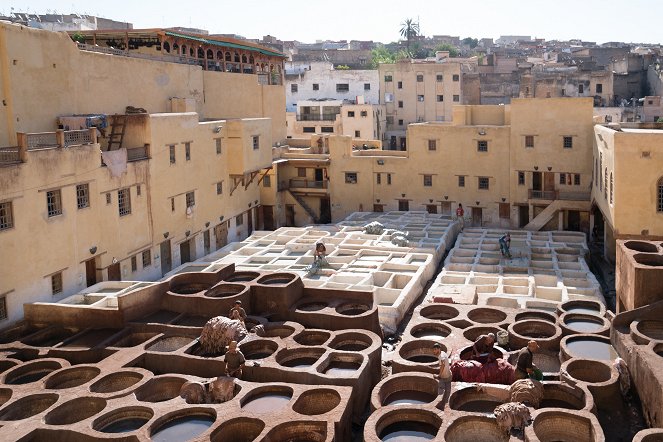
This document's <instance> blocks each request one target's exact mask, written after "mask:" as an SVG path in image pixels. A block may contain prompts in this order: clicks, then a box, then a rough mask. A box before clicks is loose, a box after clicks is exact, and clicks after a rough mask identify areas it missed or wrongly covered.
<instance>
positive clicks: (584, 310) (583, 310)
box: [566, 307, 601, 315]
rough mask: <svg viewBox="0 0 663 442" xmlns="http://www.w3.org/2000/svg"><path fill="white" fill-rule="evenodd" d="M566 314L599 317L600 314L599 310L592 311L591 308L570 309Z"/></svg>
mask: <svg viewBox="0 0 663 442" xmlns="http://www.w3.org/2000/svg"><path fill="white" fill-rule="evenodd" d="M566 311H567V312H568V313H579V314H585V315H600V314H601V312H600V311H599V310H594V309H592V308H586V307H571V308H569V309H567V310H566Z"/></svg>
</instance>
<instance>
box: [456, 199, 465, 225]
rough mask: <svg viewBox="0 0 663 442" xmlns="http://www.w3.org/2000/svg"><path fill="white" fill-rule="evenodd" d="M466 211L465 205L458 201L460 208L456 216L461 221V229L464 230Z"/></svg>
mask: <svg viewBox="0 0 663 442" xmlns="http://www.w3.org/2000/svg"><path fill="white" fill-rule="evenodd" d="M464 216H465V211H464V210H463V205H462V204H460V203H458V208H457V209H456V218H458V222H460V231H461V232H462V231H463V229H464V228H465V218H464Z"/></svg>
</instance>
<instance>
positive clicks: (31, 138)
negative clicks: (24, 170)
mask: <svg viewBox="0 0 663 442" xmlns="http://www.w3.org/2000/svg"><path fill="white" fill-rule="evenodd" d="M16 135H17V138H18V145H19V147H20V148H24V149H26V150H38V149H56V148H62V147H73V146H85V145H89V144H96V143H97V129H96V128H94V127H93V128H90V129H83V130H56V131H55V132H35V133H23V132H19V133H17V134H16Z"/></svg>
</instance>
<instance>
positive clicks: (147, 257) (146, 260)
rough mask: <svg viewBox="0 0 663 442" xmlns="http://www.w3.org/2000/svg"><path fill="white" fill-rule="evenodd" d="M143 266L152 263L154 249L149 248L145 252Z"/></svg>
mask: <svg viewBox="0 0 663 442" xmlns="http://www.w3.org/2000/svg"><path fill="white" fill-rule="evenodd" d="M142 258H143V268H146V267H149V266H150V265H151V264H152V251H151V250H150V249H147V250H145V251H144V252H143V256H142Z"/></svg>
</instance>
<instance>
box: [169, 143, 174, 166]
mask: <svg viewBox="0 0 663 442" xmlns="http://www.w3.org/2000/svg"><path fill="white" fill-rule="evenodd" d="M168 150H169V152H170V164H175V145H174V144H171V145H170V146H168Z"/></svg>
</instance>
